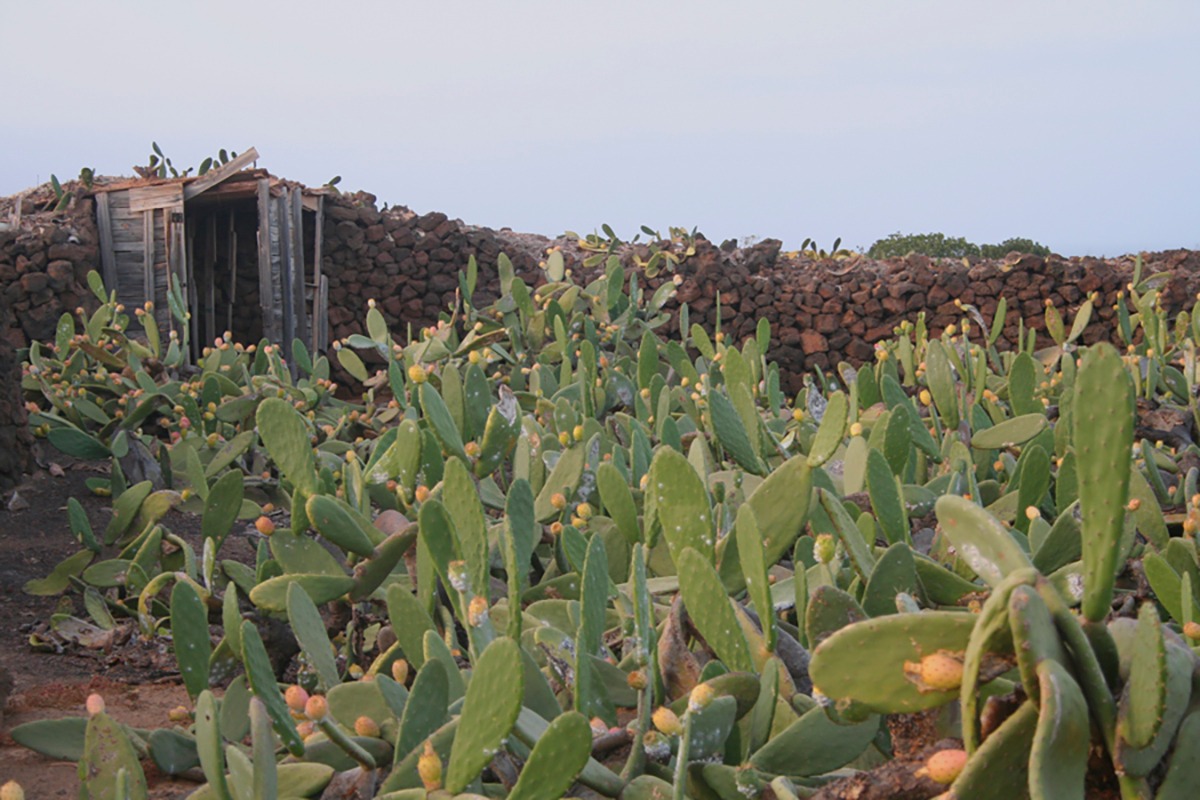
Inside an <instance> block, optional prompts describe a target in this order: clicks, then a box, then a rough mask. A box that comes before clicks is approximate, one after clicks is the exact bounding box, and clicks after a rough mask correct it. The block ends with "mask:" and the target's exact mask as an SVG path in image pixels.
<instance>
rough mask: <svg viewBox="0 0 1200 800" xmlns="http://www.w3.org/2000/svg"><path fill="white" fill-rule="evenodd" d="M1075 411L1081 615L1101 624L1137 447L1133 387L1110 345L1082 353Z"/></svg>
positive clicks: (1116, 556) (1105, 612)
mask: <svg viewBox="0 0 1200 800" xmlns="http://www.w3.org/2000/svg"><path fill="white" fill-rule="evenodd" d="M1072 409H1073V413H1074V424H1075V430H1074V437H1073V438H1074V443H1075V453H1076V455H1077V457H1078V461H1077V469H1078V473H1079V507H1080V510H1081V511H1082V512H1083V523H1082V527H1081V535H1082V538H1083V564H1084V571H1085V579H1084V584H1083V586H1084V589H1083V590H1084V598H1083V615H1084V616H1085V617H1087V618H1088V619H1089V620H1092V621H1093V622H1099V621H1100V620H1102V619H1104V617H1105V616H1106V615H1107V614H1108V609H1109V605H1110V603H1111V602H1112V593H1113V579H1114V577H1115V575H1116V570H1117V563H1116V561H1117V558H1118V557H1119V554H1120V553H1119V550H1120V548H1119V547H1118V545H1119V543H1120V540H1121V534H1122V532H1123V530H1124V524H1125V500H1126V496H1127V492H1128V490H1129V459H1130V449H1131V448H1132V446H1133V420H1134V409H1133V387H1132V386H1131V385H1130V381H1129V376H1128V374H1127V373H1126V372H1125V366H1124V364H1123V363H1122V362H1121V357H1120V356H1119V355H1118V354H1117V351H1116V350H1115V349H1114V348H1113V347H1112V346H1111V345H1107V344H1098V345H1096V346H1094V347H1093V348H1092V349H1090V350H1089V351H1088V352H1087V354H1085V355H1084V357H1083V365H1082V366H1081V367H1080V369H1079V373H1078V374H1077V375H1076V377H1075V396H1074V404H1073V406H1072Z"/></svg>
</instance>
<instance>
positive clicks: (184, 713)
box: [167, 706, 192, 722]
mask: <svg viewBox="0 0 1200 800" xmlns="http://www.w3.org/2000/svg"><path fill="white" fill-rule="evenodd" d="M167 719H169V720H171V722H190V721H191V719H192V712H190V711H188V710H187V708H185V707H184V706H175V707H174V708H172V709H171V710H170V711H168V712H167Z"/></svg>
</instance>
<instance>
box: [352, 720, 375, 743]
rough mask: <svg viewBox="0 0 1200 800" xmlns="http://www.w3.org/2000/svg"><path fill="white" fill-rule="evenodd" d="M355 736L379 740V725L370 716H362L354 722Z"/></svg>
mask: <svg viewBox="0 0 1200 800" xmlns="http://www.w3.org/2000/svg"><path fill="white" fill-rule="evenodd" d="M354 735H355V736H369V737H371V738H373V739H378V738H379V723H378V722H376V721H375V720H373V719H371V718H370V717H368V716H361V717H359V718H358V719H356V720H354Z"/></svg>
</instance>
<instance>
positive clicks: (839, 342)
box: [324, 193, 1200, 392]
mask: <svg viewBox="0 0 1200 800" xmlns="http://www.w3.org/2000/svg"><path fill="white" fill-rule="evenodd" d="M324 238H325V247H326V256H325V263H324V270H325V272H326V274H328V275H329V276H330V286H331V288H330V321H331V331H332V335H333V336H334V337H335V338H341V337H344V336H348V335H349V334H351V333H362V332H363V330H362V320H363V319H364V318H365V306H366V301H367V299H368V298H375V299H376V300H377V301H378V302H379V304H380V307H381V308H382V309H383V311H384V315H385V317H386V318H387V320H388V322H389V324H390V325H391V326H392V330H393V331H396V332H402V331H404V329H405V325H406V324H408V323H411V324H412V325H413V327H414V329H416V328H418V327H420V326H423V325H429V324H432V323H433V322H434V321H435V320H436V319H437V315H438V313H439V312H441V311H444V310H445V309H446V308H447V307H448V306H449V305H450V304H451V303H452V302H453V301H454V293H455V290H456V289H457V287H458V278H457V274H458V271H459V270H460V269H462V268H464V267H465V266H466V264H467V260H468V258H469V257H470V256H472V255H474V256H475V258H476V260H477V262H478V264H479V270H480V271H479V289H478V292H477V297H476V304H477V305H483V304H486V303H487V302H489V301H491V300H493V299H495V297H496V294H497V292H498V278H497V274H496V257H497V256H498V255H499V253H500V252H505V253H507V254H508V255H509V257H510V258H511V259H512V260H513V262H514V266H515V267H516V270H517V274H518V275H520V276H521V277H522V278H523V279H524V280H525V281H526V282H527V283H530V284H531V285H532V284H540V283H542V282H544V275H543V273H542V271H541V270H540V269H539V268H538V263H539V260H540V259H542V258H544V257H545V253H546V251H547V249H548V248H550V247H558V248H559V249H561V250H562V251H563V253H564V255H565V257H566V260H567V265H568V267H570V268H572V269H574V270H575V271H577V272H578V273H580V274H584V273H586V272H588V270H585V269H584V268H583V266H582V265H583V261H584V259H585V257H587V256H588V255H591V253H588V252H583V251H581V250H580V249H579V248H578V246H577V243H576V242H575V241H574V240H569V239H565V238H559V239H553V240H552V239H548V238H546V237H543V236H534V235H529V234H518V233H514V232H512V231H508V230H500V231H494V230H490V229H487V228H476V227H471V226H468V225H465V224H464V223H462V222H461V221H458V220H451V219H448V218H447V217H446V215H445V214H441V213H436V212H435V213H430V214H425V215H418V214H415V213H413V212H412V211H410V210H408V209H406V208H403V207H397V208H392V209H388V210H385V211H378V210H376V208H375V198H374V197H373V196H371V195H368V194H364V193H360V194H356V195H342V196H338V197H335V198H329V199H328V205H327V209H326V222H325V230H324ZM694 244H695V254H694V255H692V256H691V257H689V258H687V259H685V260H684V261H683V263H682V264H681V265H680V266H679V267H678V268H677V269H676V271H675V273H674V274H670V273H664V274H662V275H660V276H658V277H656V278H654V279H650V280H648V281H646V280H644V283H645V284H648V285H649V286H650V287H651V288H655V287H657V286H658V285H659V284H661V282H662V281H664V280H676V281H677V283H678V284H679V290H678V293H677V295H676V300H675V302H673V303H672V304H671V306H669V310H670V311H672V313H673V314H678V310H679V307H680V304H681V303H684V302H686V303H687V304H688V308H689V318H690V320H692V321H693V322H699V323H700V324H701V325H703V326H705V327H706V328H707V329H709V330H710V331H711V330H712V329H713V328H714V326H715V325H716V322H717V317H718V310H717V298H718V295H719V296H720V305H721V311H720V318H721V321H722V327H723V329H724V330H725V331H726V332H727V333H730V334H731V335H732V336H733V337H734V339H735V340H736V341H741V340H742V339H744V338H745V337H748V336H752V335H753V334H754V331H755V327H756V326H757V324H758V320H759V319H760V318H763V317H765V318H766V319H767V320H768V321H769V322H770V325H771V349H770V351H769V353H768V357H769V358H771V359H772V360H774V361H776V362H778V363H779V365H780V368H781V371H782V373H783V377H784V385H785V388H786V389H787V390H789V391H793V392H794V391H797V390H798V389H799V388H800V385H801V382H802V380H803V374H804V373H805V372H806V371H808V370H811V369H813V368H822V369H828V368H830V367H832V366H834V365H836V364H837V363H838V362H840V361H848V362H850V363H853V364H859V363H862V362H864V361H867V360H869V359H871V358H872V357H873V353H874V346H875V343H876V342H879V341H882V340H884V339H887V338H888V337H890V336H892V334H893V330H894V329H895V328H896V326H897V325H899V323H900V322H902V321H904V320H909V321H915V320H916V318H917V316H918V314H920V313H921V312H925V314H926V324H927V325H928V326H929V327H930V328H931V329H932V330H933V331H934V332H935V333H939V332H940V331H941V330H942V329H943V328H944V327H945V326H947V325H950V324H952V323H958V322H960V321H961V320H962V319H963V318H964V316H965V315H964V312H963V311H962V310H960V308H959V307H958V306H957V305H956V302H955V301H956V300H957V301H961V302H962V303H965V304H970V305H973V306H975V307H976V308H978V309H979V311H980V312H981V313H982V315H983V317H984V318H985V319H986V320H988V321H989V323H990V321H991V319H992V317H993V315H994V314H995V311H996V307H997V304H998V303H999V300H1000V298H1001V297H1005V298H1007V303H1008V313H1007V316H1006V320H1005V327H1004V335H1003V337H1002V338H1003V341H1004V342H1005V343H1007V344H1009V345H1011V344H1014V343H1015V340H1016V336H1017V329H1018V320H1020V319H1022V318H1023V319H1024V320H1025V323H1026V325H1027V326H1032V327H1033V328H1034V329H1035V330H1038V331H1040V332H1044V330H1045V323H1044V312H1045V303H1046V301H1047V300H1048V301H1050V302H1051V303H1053V304H1054V305H1055V306H1056V307H1057V308H1058V309H1059V311H1060V312H1062V313H1063V314H1064V316H1066V318H1067V319H1068V321H1070V320H1071V319H1073V318H1074V315H1075V312H1076V310H1077V309H1078V307H1079V305H1080V304H1081V303H1082V302H1083V301H1084V299H1086V298H1087V297H1088V296H1089V295H1091V294H1092V293H1097V295H1098V300H1097V311H1096V313H1095V314H1093V316H1092V322H1091V324H1090V325H1089V326H1088V328H1087V329H1086V331H1085V332H1084V334H1083V337H1082V339H1083V341H1084V342H1086V343H1091V342H1094V341H1097V340H1099V339H1107V338H1110V337H1111V336H1112V332H1113V330H1114V327H1115V320H1114V314H1115V312H1114V310H1113V304H1114V303H1115V302H1116V296H1117V293H1118V292H1120V291H1123V290H1124V289H1125V288H1126V285H1127V284H1128V283H1129V281H1130V279H1131V277H1132V274H1133V265H1134V259H1133V257H1124V258H1120V259H1109V260H1105V259H1097V258H1069V259H1068V258H1063V257H1060V256H1048V257H1045V258H1043V257H1040V256H1031V255H1020V254H1015V253H1014V254H1012V255H1010V256H1009V257H1008V258H1006V259H1002V260H990V261H981V260H970V261H968V262H963V261H961V260H953V259H941V260H932V259H929V258H926V257H924V256H916V255H914V256H909V257H907V258H899V259H890V260H887V261H871V260H869V259H865V258H851V259H847V260H839V261H834V260H831V259H825V260H814V259H810V258H806V257H803V256H800V255H798V254H787V253H783V252H782V244H781V242H779V241H778V240H773V239H768V240H765V241H763V242H760V243H758V244H756V245H754V246H752V247H746V248H739V247H736V246H735V244H734V243H733V242H726V243H724V244H722V245H720V246H717V245H715V244H713V243H711V242H709V241H707V240H706V239H704V238H703V237H702V236H700V237H698V238H697V240H696V241H695V243H694ZM617 254H618V255H620V256H621V258H622V261H623V262H624V263H625V265H626V267H627V268H633V265H634V263H635V257H636V258H640V259H641V260H643V261H645V260H646V259H647V258H649V255H650V251H649V249H648V247H646V246H645V245H625V246H622V247H620V248H618V249H617ZM1157 272H1168V273H1170V277H1169V278H1168V279H1167V280H1166V282H1165V284H1164V286H1163V287H1162V297H1163V303H1164V306H1165V307H1166V309H1167V310H1168V312H1170V313H1171V314H1172V315H1174V314H1176V313H1178V312H1179V311H1182V310H1185V309H1189V308H1191V306H1192V305H1193V304H1194V302H1195V299H1196V294H1197V292H1198V291H1200V253H1197V252H1193V251H1187V250H1173V251H1167V252H1163V253H1154V254H1149V255H1147V256H1146V257H1145V264H1144V266H1143V272H1142V274H1143V275H1144V276H1148V275H1151V274H1154V273H1157ZM676 276H677V277H676ZM674 329H675V330H677V328H674ZM1047 341H1048V340H1047Z"/></svg>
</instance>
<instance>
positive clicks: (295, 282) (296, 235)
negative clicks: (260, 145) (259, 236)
mask: <svg viewBox="0 0 1200 800" xmlns="http://www.w3.org/2000/svg"><path fill="white" fill-rule="evenodd" d="M290 200H291V225H290V226H289V227H290V229H291V234H292V241H291V247H289V248H288V252H289V253H290V254H291V265H290V266H291V269H290V275H289V283H290V284H291V292H292V302H291V306H292V314H293V316H294V317H295V320H294V325H293V328H294V330H293V332H292V335H293V336H295V337H296V338H298V339H300V341H302V342H303V341H307V340H308V313H307V309H306V308H305V307H304V206H303V201H302V199H301V196H300V190H298V189H297V190H294V191H292V193H291V198H290ZM289 346H290V340H289Z"/></svg>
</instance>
